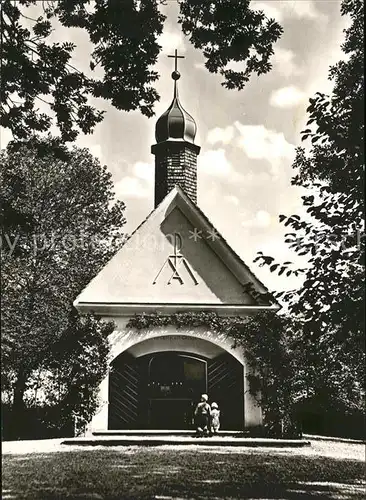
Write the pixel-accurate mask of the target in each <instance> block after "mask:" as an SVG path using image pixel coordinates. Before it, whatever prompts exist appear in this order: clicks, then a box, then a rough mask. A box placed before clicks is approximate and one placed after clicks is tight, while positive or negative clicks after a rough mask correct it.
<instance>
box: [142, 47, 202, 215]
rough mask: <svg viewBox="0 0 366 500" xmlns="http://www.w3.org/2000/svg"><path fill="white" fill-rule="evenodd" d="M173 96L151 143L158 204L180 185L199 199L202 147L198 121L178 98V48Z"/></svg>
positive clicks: (193, 199)
mask: <svg viewBox="0 0 366 500" xmlns="http://www.w3.org/2000/svg"><path fill="white" fill-rule="evenodd" d="M168 57H173V58H174V59H175V64H174V71H173V73H172V78H173V80H174V96H173V101H172V103H171V105H170V106H169V108H168V109H167V110H166V111H165V113H163V114H162V115H161V117H160V118H159V120H158V121H157V123H156V126H155V138H156V144H154V145H153V146H151V152H152V154H153V155H154V156H155V207H157V206H158V205H159V203H161V201H162V200H163V199H164V198H165V196H167V194H168V193H169V192H170V191H171V190H172V189H173V188H174V186H180V188H181V189H182V190H183V191H184V192H185V193H186V195H188V196H189V197H190V199H191V200H192V201H193V202H194V203H196V202H197V156H198V154H199V152H200V149H201V148H200V147H199V146H197V144H195V143H194V139H195V136H196V129H197V127H196V123H195V121H194V120H193V118H192V117H191V115H190V114H188V113H187V111H185V109H184V108H183V107H182V105H181V103H180V102H179V97H178V84H177V82H178V80H179V78H180V74H179V73H178V70H177V61H178V59H183V57H184V56H178V54H177V51H175V54H174V56H168Z"/></svg>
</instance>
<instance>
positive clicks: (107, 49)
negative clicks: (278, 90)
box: [0, 0, 282, 141]
mask: <svg viewBox="0 0 366 500" xmlns="http://www.w3.org/2000/svg"><path fill="white" fill-rule="evenodd" d="M161 3H164V2H163V0H142V1H140V2H139V1H137V0H123V1H122V0H95V1H94V2H92V1H91V0H55V1H45V0H44V1H42V2H38V1H37V0H19V1H18V2H13V1H12V0H2V2H1V9H0V10H1V20H0V21H1V33H2V36H1V53H2V75H1V76H2V78H1V84H0V94H1V96H2V103H1V116H0V125H2V126H3V127H8V128H9V129H10V130H11V131H12V133H13V136H14V137H16V138H25V137H27V136H28V135H29V130H31V131H32V132H37V131H38V132H44V131H47V130H49V129H50V127H51V125H52V124H55V123H54V120H53V117H54V118H55V122H56V124H57V127H58V128H59V130H60V133H61V137H62V139H63V140H64V141H73V140H75V138H76V137H77V135H78V133H79V132H80V131H82V132H83V133H90V132H92V131H93V129H94V127H95V125H96V124H97V123H99V122H100V121H101V120H102V119H103V112H102V111H99V110H97V109H96V108H95V107H94V106H93V105H92V104H91V101H90V99H91V98H93V97H97V98H98V97H99V98H103V99H105V100H107V101H109V102H110V103H111V104H112V105H113V106H114V107H116V108H117V109H119V110H124V111H132V110H139V111H141V113H142V114H143V115H145V116H148V117H151V116H152V115H153V108H154V104H155V102H156V101H157V100H158V99H159V95H158V93H157V92H156V90H155V88H154V87H153V84H154V82H155V81H156V80H157V79H158V77H159V75H158V73H157V72H156V71H154V70H152V69H151V68H152V66H153V65H154V64H155V63H156V62H157V58H158V55H159V52H160V50H161V46H160V45H159V43H158V37H159V35H161V33H162V31H163V23H164V20H165V16H164V15H163V14H162V13H161V12H160V10H159V7H160V4H161ZM34 12H37V13H36V14H34ZM33 16H37V17H33ZM179 22H180V23H181V26H182V30H183V32H184V34H186V35H187V36H188V37H189V38H190V40H191V42H192V43H193V45H194V46H195V47H196V48H200V49H202V50H203V53H204V55H205V57H206V58H207V63H206V67H207V69H208V70H209V71H210V72H215V73H216V72H217V71H220V73H221V74H222V75H223V76H224V78H225V81H224V85H225V86H226V87H227V88H237V89H242V88H243V86H244V84H245V83H246V82H247V81H248V80H249V77H250V76H251V75H252V74H253V73H257V74H259V75H260V74H263V73H267V72H268V71H269V70H270V68H271V64H270V62H269V58H270V56H271V55H272V54H273V49H272V46H273V44H274V43H275V42H276V40H277V39H278V38H279V36H280V35H281V32H282V29H281V27H280V26H279V25H278V24H277V23H276V22H275V21H274V20H268V19H266V17H265V16H264V14H263V12H257V11H253V10H251V9H250V8H249V1H248V0H236V1H235V2H232V1H231V0H219V1H216V2H211V3H210V4H209V5H207V4H206V3H199V2H196V0H183V1H182V2H180V16H179ZM60 26H61V27H63V28H79V29H80V30H82V31H83V32H84V33H86V34H87V35H88V36H89V39H90V41H91V44H92V49H91V55H90V61H89V63H90V72H83V71H81V70H80V68H76V67H74V66H73V65H72V64H71V61H72V55H73V51H74V49H75V48H76V47H75V45H74V44H73V43H70V42H63V43H61V42H57V41H56V42H54V41H53V38H52V37H53V35H54V32H55V30H56V29H57V27H60ZM230 62H243V67H244V70H243V71H240V72H237V71H233V70H231V69H229V67H228V65H229V63H230ZM41 103H42V105H44V104H45V105H46V107H45V111H40V109H38V106H39V105H40V104H41Z"/></svg>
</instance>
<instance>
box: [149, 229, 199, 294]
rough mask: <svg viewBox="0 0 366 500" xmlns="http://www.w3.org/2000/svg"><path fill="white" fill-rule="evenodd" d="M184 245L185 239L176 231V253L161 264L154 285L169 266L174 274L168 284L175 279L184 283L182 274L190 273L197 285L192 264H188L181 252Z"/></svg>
mask: <svg viewBox="0 0 366 500" xmlns="http://www.w3.org/2000/svg"><path fill="white" fill-rule="evenodd" d="M182 247H183V241H182V237H181V235H180V234H179V233H174V253H173V254H172V255H169V256H168V258H167V259H166V261H165V262H164V264H163V265H162V266H161V269H160V270H159V272H158V274H157V275H156V277H155V279H154V281H153V285H155V283H157V281H158V279H159V276H160V275H161V273H162V271H163V270H164V269H165V268H166V267H167V266H168V267H169V268H170V270H171V271H172V274H171V276H170V278H169V280H168V282H167V284H168V285H170V284H171V283H172V281H173V280H177V281H179V283H180V284H181V285H183V284H184V280H183V277H182V274H185V275H187V274H188V275H189V277H190V278H191V279H192V281H193V283H194V284H195V285H198V281H197V279H196V277H195V275H194V273H193V271H192V269H191V267H190V265H189V264H188V262H187V259H186V258H185V257H184V256H183V255H182V253H181V251H182ZM184 271H186V272H184Z"/></svg>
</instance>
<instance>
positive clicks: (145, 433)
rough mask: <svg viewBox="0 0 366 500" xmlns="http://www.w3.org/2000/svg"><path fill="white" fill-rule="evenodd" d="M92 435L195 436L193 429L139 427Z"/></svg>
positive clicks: (228, 434) (238, 434)
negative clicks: (138, 428)
mask: <svg viewBox="0 0 366 500" xmlns="http://www.w3.org/2000/svg"><path fill="white" fill-rule="evenodd" d="M92 434H93V436H110V437H113V436H140V437H142V438H143V437H147V436H182V437H183V436H184V437H195V431H194V430H185V429H182V430H164V429H141V430H131V429H121V430H114V429H109V430H101V431H94V432H93V433H92ZM249 435H250V433H249V431H225V430H222V431H220V432H219V435H218V437H233V438H234V437H235V438H238V437H249Z"/></svg>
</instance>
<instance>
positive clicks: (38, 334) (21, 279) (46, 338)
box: [1, 139, 124, 407]
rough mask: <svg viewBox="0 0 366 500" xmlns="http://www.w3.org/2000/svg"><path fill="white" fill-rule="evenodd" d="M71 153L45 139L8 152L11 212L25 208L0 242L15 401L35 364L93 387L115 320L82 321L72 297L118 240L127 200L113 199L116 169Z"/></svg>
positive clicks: (8, 377) (7, 360)
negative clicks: (107, 323) (111, 170)
mask: <svg viewBox="0 0 366 500" xmlns="http://www.w3.org/2000/svg"><path fill="white" fill-rule="evenodd" d="M64 154H65V151H57V150H55V148H54V144H53V142H52V141H49V140H47V139H45V140H39V139H31V140H30V141H28V142H23V143H20V144H19V143H10V144H9V146H8V148H7V150H6V151H3V152H2V153H1V162H2V170H3V182H2V188H1V189H2V193H1V194H2V199H3V200H4V208H5V210H4V211H5V212H6V214H10V213H13V214H19V216H20V217H19V218H16V217H15V218H7V219H6V220H5V224H4V226H3V234H2V249H1V253H2V318H1V319H2V342H3V346H2V347H3V349H2V376H3V379H4V380H5V381H7V385H8V388H10V389H11V391H12V392H13V403H14V407H22V406H23V404H24V392H25V390H26V387H27V383H28V381H29V380H30V378H31V376H32V375H33V374H34V372H35V370H53V369H54V368H55V366H57V367H58V368H57V372H58V373H57V380H58V382H59V383H62V380H64V381H65V380H66V379H69V381H70V380H73V379H72V374H71V371H72V373H74V374H75V373H77V378H76V379H75V383H73V384H70V385H69V390H70V391H71V392H70V393H69V394H68V396H67V397H72V392H73V391H75V390H77V387H79V388H80V387H81V379H82V377H84V379H85V377H87V378H89V383H88V384H86V386H87V388H86V389H85V390H86V391H91V392H92V391H93V390H94V389H95V381H96V379H99V378H100V374H101V371H100V370H101V368H100V367H99V361H100V362H101V366H103V363H104V361H103V362H102V360H103V359H104V355H105V353H104V354H103V352H104V351H103V349H105V345H104V344H103V342H104V343H105V342H106V339H105V338H104V334H105V333H106V332H107V331H108V327H107V326H106V327H104V326H102V324H99V322H98V321H97V320H94V319H91V318H89V319H86V320H85V322H84V320H81V319H79V318H78V316H77V315H76V314H75V311H74V310H73V307H72V300H73V299H74V298H75V297H76V295H77V294H78V293H80V291H81V290H82V288H83V287H84V286H86V285H87V283H88V282H89V281H90V280H91V279H92V278H93V277H94V276H95V274H96V273H97V272H98V270H99V269H100V267H101V266H102V265H104V264H105V263H106V261H107V260H108V259H109V258H110V257H111V255H113V253H114V252H115V251H116V249H118V248H119V246H120V244H121V240H120V236H121V235H122V226H123V224H124V217H123V211H124V205H123V203H122V202H116V203H112V202H113V196H114V195H113V191H112V189H113V184H112V180H111V175H110V173H109V172H108V171H107V169H106V167H101V166H100V164H99V162H98V161H97V160H96V159H95V158H93V157H92V156H91V155H90V153H89V152H88V151H87V150H85V149H78V148H75V147H74V148H73V149H72V150H71V151H69V152H68V154H67V155H66V156H63V155H64ZM19 220H20V221H21V222H20V223H19ZM24 221H25V223H24ZM102 337H103V338H104V340H103V341H102ZM87 345H88V346H89V348H87ZM82 353H83V354H82ZM80 356H81V357H80ZM94 359H95V360H96V361H95V362H94ZM83 367H87V371H86V372H85V371H83V370H84V368H83ZM70 370H71V371H70ZM93 377H94V378H93ZM5 385H6V384H5ZM84 386H85V382H84Z"/></svg>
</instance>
